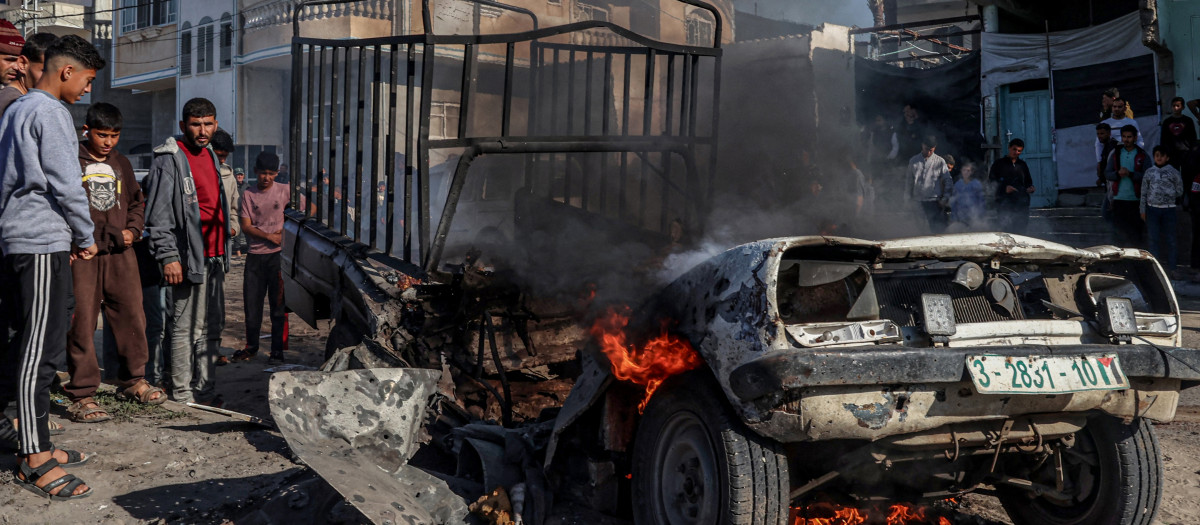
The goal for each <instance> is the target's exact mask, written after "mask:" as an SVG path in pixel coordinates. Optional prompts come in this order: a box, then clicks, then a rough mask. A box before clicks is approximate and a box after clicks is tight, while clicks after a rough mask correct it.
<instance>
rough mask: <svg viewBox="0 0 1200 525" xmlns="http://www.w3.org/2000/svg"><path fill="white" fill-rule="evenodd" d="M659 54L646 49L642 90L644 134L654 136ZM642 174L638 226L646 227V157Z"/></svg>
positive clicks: (639, 189) (639, 185) (639, 188)
mask: <svg viewBox="0 0 1200 525" xmlns="http://www.w3.org/2000/svg"><path fill="white" fill-rule="evenodd" d="M657 59H658V55H657V54H656V53H655V52H654V50H653V49H648V50H646V73H645V74H646V78H645V81H646V87H645V90H644V91H642V135H644V136H647V137H649V136H652V135H654V130H653V129H651V128H652V127H653V126H654V62H655V61H656V60H657ZM641 164H642V175H641V177H640V178H639V180H638V226H641V227H643V228H644V227H646V185H647V182H648V178H647V177H646V164H647V162H646V161H645V159H643V160H642V163H641Z"/></svg>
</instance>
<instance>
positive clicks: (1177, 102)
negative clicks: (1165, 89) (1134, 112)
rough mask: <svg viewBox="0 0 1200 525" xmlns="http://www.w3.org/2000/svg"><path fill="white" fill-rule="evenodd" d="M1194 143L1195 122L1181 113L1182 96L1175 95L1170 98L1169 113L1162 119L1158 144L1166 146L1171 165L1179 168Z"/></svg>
mask: <svg viewBox="0 0 1200 525" xmlns="http://www.w3.org/2000/svg"><path fill="white" fill-rule="evenodd" d="M1195 143H1196V123H1195V122H1192V117H1189V116H1187V115H1184V114H1183V97H1175V98H1173V99H1171V114H1170V115H1168V116H1167V118H1164V119H1163V121H1162V134H1161V135H1160V138H1159V144H1160V145H1162V147H1164V148H1166V150H1167V155H1168V156H1169V157H1170V164H1171V166H1172V167H1174V168H1175V169H1176V170H1179V169H1180V167H1181V166H1182V165H1183V159H1184V158H1185V157H1187V155H1188V153H1190V152H1191V151H1192V144H1195Z"/></svg>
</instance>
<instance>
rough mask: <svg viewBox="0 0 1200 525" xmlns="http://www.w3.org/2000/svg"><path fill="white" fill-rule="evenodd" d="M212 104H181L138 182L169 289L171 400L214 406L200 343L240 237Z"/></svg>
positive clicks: (210, 362)
mask: <svg viewBox="0 0 1200 525" xmlns="http://www.w3.org/2000/svg"><path fill="white" fill-rule="evenodd" d="M216 114H217V110H216V107H215V106H213V103H212V102H209V101H208V100H206V99H203V98H194V99H191V100H189V101H187V103H186V104H184V106H183V117H182V118H183V120H181V121H180V122H179V129H180V131H182V132H183V135H182V136H180V137H172V138H170V139H167V141H166V142H165V143H164V144H163V145H161V146H159V147H157V148H155V149H154V162H153V164H151V166H150V172H149V173H148V174H147V175H146V178H145V181H144V182H143V184H144V185H145V186H146V189H147V191H148V193H149V196H148V198H147V201H146V231H148V232H149V234H150V249H151V251H152V253H153V254H154V258H155V260H156V261H158V263H159V264H160V265H161V266H162V273H163V279H164V280H165V281H166V284H168V285H170V286H171V295H172V304H171V305H170V307H169V309H170V310H171V311H170V312H169V314H168V321H167V334H169V335H168V337H169V338H170V341H171V350H170V353H169V355H168V356H167V362H168V363H169V364H170V369H171V372H170V386H171V397H172V398H173V399H174V400H175V401H178V402H180V403H188V402H199V403H204V404H210V405H220V404H221V400H220V398H219V396H216V394H215V392H214V386H215V381H214V377H213V375H212V374H213V370H214V365H215V362H216V358H217V355H216V352H214V351H211V349H210V348H209V346H208V345H207V344H206V340H207V338H208V334H207V331H208V321H207V318H208V315H209V314H210V313H209V309H211V308H215V307H217V305H218V304H219V303H220V301H221V300H222V299H223V294H224V291H223V290H224V285H225V272H226V271H228V269H229V252H230V249H231V246H230V242H231V240H232V239H233V237H234V236H236V235H237V234H238V231H239V230H238V221H239V219H238V215H237V208H236V207H235V206H233V203H234V202H235V192H236V191H237V182H235V181H234V179H233V177H232V175H230V176H224V175H223V174H221V172H220V170H219V166H220V162H219V161H218V160H217V157H216V155H215V154H214V153H213V151H212V147H211V145H210V141H211V140H212V136H213V133H215V132H216V130H217V117H216Z"/></svg>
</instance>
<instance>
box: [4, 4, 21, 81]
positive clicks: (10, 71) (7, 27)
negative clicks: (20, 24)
mask: <svg viewBox="0 0 1200 525" xmlns="http://www.w3.org/2000/svg"><path fill="white" fill-rule="evenodd" d="M23 47H25V38H24V37H22V36H21V32H20V31H18V30H17V27H16V26H14V25H13V24H12V22H9V21H8V20H0V84H3V85H5V86H7V85H9V84H11V83H13V82H14V81H16V80H17V79H18V78H20V77H21V73H22V72H23V71H24V63H23V62H21V48H23Z"/></svg>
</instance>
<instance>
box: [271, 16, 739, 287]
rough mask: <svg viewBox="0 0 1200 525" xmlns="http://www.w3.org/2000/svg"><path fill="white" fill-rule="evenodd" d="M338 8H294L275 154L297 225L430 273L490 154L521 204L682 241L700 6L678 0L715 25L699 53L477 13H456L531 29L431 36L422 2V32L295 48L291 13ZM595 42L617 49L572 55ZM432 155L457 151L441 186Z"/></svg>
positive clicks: (692, 161) (710, 74) (710, 120)
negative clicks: (286, 168) (285, 155)
mask: <svg viewBox="0 0 1200 525" xmlns="http://www.w3.org/2000/svg"><path fill="white" fill-rule="evenodd" d="M349 1H355V0H319V1H311V2H303V3H301V4H299V5H298V6H297V7H296V13H295V17H294V25H293V31H294V37H293V39H292V82H291V97H292V104H291V111H292V113H291V122H292V126H291V144H292V147H291V148H289V151H290V161H291V164H292V166H293V173H296V174H297V177H296V180H294V181H293V184H292V192H293V194H292V204H293V206H294V207H295V208H296V209H297V210H298V212H299V213H300V214H302V215H303V216H305V217H306V219H305V220H316V221H319V222H321V223H323V224H325V225H326V226H328V227H330V228H332V229H333V230H334V231H336V232H337V233H339V234H340V235H343V236H345V237H346V238H348V239H350V240H352V241H354V242H360V243H364V244H367V245H369V246H370V247H372V248H375V249H378V250H381V251H383V252H385V253H387V254H388V255H391V256H395V257H398V258H400V259H402V260H404V261H407V262H411V263H415V264H419V265H421V266H423V267H425V268H426V269H427V270H432V269H436V267H437V265H438V263H439V261H440V258H441V256H442V254H443V250H444V248H445V246H446V243H447V237H448V234H449V232H450V226H451V223H452V221H453V220H454V217H455V212H456V208H457V207H458V205H459V201H460V198H461V196H462V188H463V186H464V184H465V181H466V179H467V177H468V170H469V168H470V167H471V165H472V161H473V160H474V159H475V158H476V157H477V156H480V155H497V154H513V155H520V156H522V158H523V164H524V170H523V174H522V173H516V174H513V175H512V176H513V177H523V178H522V179H521V180H519V181H518V182H519V184H514V186H515V187H519V188H521V189H522V191H529V192H532V193H535V194H538V195H540V196H543V197H545V198H548V199H553V200H556V201H559V202H561V203H563V204H566V205H569V206H574V207H577V208H580V209H582V210H584V211H587V212H592V213H598V214H602V215H607V216H609V217H611V218H615V219H617V220H619V221H623V222H625V223H628V224H630V225H632V226H635V227H638V228H643V229H647V230H650V231H653V232H657V233H663V234H665V233H666V232H667V231H669V230H668V229H669V224H670V222H671V221H672V220H674V219H679V220H681V221H683V222H684V223H685V224H687V225H688V226H689V227H694V226H695V225H694V224H693V223H694V222H696V221H698V218H699V217H700V216H702V214H703V210H705V209H707V207H708V205H709V203H710V202H711V189H712V185H711V176H712V173H711V171H710V169H711V166H714V165H715V156H716V148H715V144H716V138H717V137H716V130H717V123H718V122H717V120H718V114H717V104H716V100H717V99H718V98H719V90H720V75H719V72H720V59H721V49H720V38H721V16H720V13H719V12H718V11H717V10H716V9H715V8H713V7H712V6H710V5H708V4H706V3H704V2H701V1H698V0H680V1H681V2H683V3H685V4H689V5H693V6H696V7H698V8H701V9H705V10H707V11H708V12H709V13H710V14H711V15H712V16H713V17H714V19H715V20H716V27H715V30H714V42H713V45H712V46H711V47H710V46H689V45H679V44H671V43H666V42H661V41H658V40H654V39H651V38H647V37H645V36H643V35H640V34H638V33H636V32H633V31H630V30H628V29H626V28H624V27H621V26H618V25H615V24H612V23H610V22H606V21H594V20H593V21H581V22H574V23H570V24H565V25H560V26H554V27H545V28H541V27H538V20H537V17H536V15H535V14H534V13H532V12H529V11H528V10H524V9H521V8H516V7H513V6H507V5H505V4H501V3H498V2H493V1H491V0H472V1H475V2H476V3H480V4H484V5H488V6H492V7H498V8H501V9H505V10H509V11H512V12H515V13H517V14H520V15H525V16H529V17H530V19H531V22H532V25H533V27H534V29H532V30H529V31H525V32H519V33H504V34H487V35H482V34H480V35H439V34H434V33H433V31H432V30H431V29H432V27H433V26H432V17H431V14H430V5H429V1H428V0H423V1H422V15H423V19H424V23H425V26H424V27H425V32H424V33H422V34H413V35H402V36H390V37H379V38H361V39H322V38H309V37H302V36H300V27H301V23H300V20H301V16H300V15H301V14H302V12H303V10H304V9H306V8H309V7H312V6H316V5H323V4H333V3H347V2H349ZM598 31H600V32H607V33H610V34H611V35H612V38H607V39H606V40H605V41H606V42H615V41H619V42H620V45H596V44H589V43H578V42H579V41H592V40H595V38H594V37H593V36H591V35H595V34H596V32H598ZM501 50H502V51H501ZM427 88H428V89H427ZM455 110H456V111H457V122H455V115H454V111H455ZM434 128H436V129H434ZM439 150H447V152H448V153H454V152H458V153H460V155H459V160H458V162H457V163H456V164H455V168H454V172H453V174H452V175H449V176H445V175H444V174H439V173H435V172H436V171H438V170H437V169H433V170H432V171H431V165H430V164H431V152H437V151H439ZM448 153H440V154H439V155H447V154H448ZM697 158H704V159H705V162H697V160H696V159H697ZM449 165H450V164H449V163H447V166H449ZM433 168H436V167H433ZM438 175H442V176H441V178H440V179H439V178H438ZM435 186H436V188H437V189H438V191H437V192H436V194H435V192H434V191H433V190H434V189H435ZM437 194H445V195H446V200H445V202H444V203H441V202H438V203H435V202H433V199H435V198H436V197H437V196H438V195H437ZM435 206H440V210H441V211H440V220H439V221H438V223H437V224H436V225H435V224H434V223H433V222H432V217H433V216H434V214H435V211H434V207H435ZM435 228H436V229H435Z"/></svg>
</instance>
